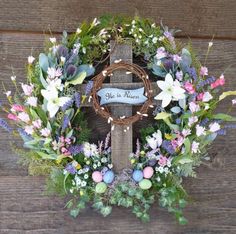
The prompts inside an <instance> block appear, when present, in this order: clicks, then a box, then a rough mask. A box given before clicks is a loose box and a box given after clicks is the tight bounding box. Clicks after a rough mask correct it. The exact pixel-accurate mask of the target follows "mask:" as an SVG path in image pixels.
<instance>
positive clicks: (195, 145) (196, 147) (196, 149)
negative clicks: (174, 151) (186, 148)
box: [191, 141, 200, 154]
mask: <svg viewBox="0 0 236 234" xmlns="http://www.w3.org/2000/svg"><path fill="white" fill-rule="evenodd" d="M191 150H192V153H195V154H196V153H198V152H200V150H199V143H198V142H196V141H193V143H192V147H191Z"/></svg>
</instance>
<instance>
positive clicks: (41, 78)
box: [39, 70, 48, 89]
mask: <svg viewBox="0 0 236 234" xmlns="http://www.w3.org/2000/svg"><path fill="white" fill-rule="evenodd" d="M39 79H40V82H41V84H42V85H43V87H44V88H45V89H46V88H47V86H48V84H47V82H46V80H45V79H44V77H43V72H42V70H40V76H39Z"/></svg>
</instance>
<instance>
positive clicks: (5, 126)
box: [0, 119, 12, 132]
mask: <svg viewBox="0 0 236 234" xmlns="http://www.w3.org/2000/svg"><path fill="white" fill-rule="evenodd" d="M0 127H2V128H3V129H5V130H6V131H7V132H12V128H11V127H10V126H9V125H8V123H7V122H6V121H5V120H4V119H0Z"/></svg>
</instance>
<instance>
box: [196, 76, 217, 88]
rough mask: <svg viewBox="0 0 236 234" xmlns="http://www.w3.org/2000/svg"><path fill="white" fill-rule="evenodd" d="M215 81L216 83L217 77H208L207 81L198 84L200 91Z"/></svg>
mask: <svg viewBox="0 0 236 234" xmlns="http://www.w3.org/2000/svg"><path fill="white" fill-rule="evenodd" d="M215 81H216V78H215V77H213V76H211V77H208V78H207V79H205V80H202V81H200V82H199V83H198V84H197V89H200V88H202V87H204V86H205V85H210V84H212V83H214V82H215Z"/></svg>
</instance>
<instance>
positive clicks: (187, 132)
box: [182, 129, 191, 137]
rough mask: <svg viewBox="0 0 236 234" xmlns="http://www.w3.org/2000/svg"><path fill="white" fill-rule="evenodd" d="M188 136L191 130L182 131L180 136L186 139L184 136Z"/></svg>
mask: <svg viewBox="0 0 236 234" xmlns="http://www.w3.org/2000/svg"><path fill="white" fill-rule="evenodd" d="M190 134H191V130H190V129H183V131H182V135H183V136H184V137H186V136H188V135H190Z"/></svg>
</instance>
